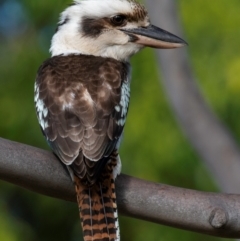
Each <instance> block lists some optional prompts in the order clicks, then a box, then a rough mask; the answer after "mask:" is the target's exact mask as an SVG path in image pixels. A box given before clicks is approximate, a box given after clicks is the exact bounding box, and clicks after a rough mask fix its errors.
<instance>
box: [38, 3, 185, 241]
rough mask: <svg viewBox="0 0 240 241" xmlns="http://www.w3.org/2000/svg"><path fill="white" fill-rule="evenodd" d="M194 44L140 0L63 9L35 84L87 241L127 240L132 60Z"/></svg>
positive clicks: (47, 132)
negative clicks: (124, 142)
mask: <svg viewBox="0 0 240 241" xmlns="http://www.w3.org/2000/svg"><path fill="white" fill-rule="evenodd" d="M185 44H186V43H185V42H184V41H183V40H182V39H180V38H178V37H176V36H175V35H173V34H170V33H168V32H166V31H164V30H162V29H160V28H158V27H155V26H154V25H152V24H151V23H150V20H149V17H148V14H147V11H146V9H145V8H144V7H143V6H142V5H140V4H139V3H137V2H135V1H133V0H76V1H74V3H73V4H72V5H70V6H69V7H68V8H67V9H66V10H65V11H63V12H62V13H61V16H60V21H59V23H58V27H57V30H56V32H55V34H54V36H53V38H52V42H51V48H50V52H51V58H49V59H47V60H46V61H45V62H43V64H42V65H41V66H40V68H39V70H38V73H37V78H36V82H35V105H36V111H37V116H38V121H39V124H40V126H41V129H42V131H43V133H44V135H45V138H46V139H47V142H48V144H49V146H50V147H51V148H52V150H53V152H54V153H55V154H56V155H57V157H58V158H59V159H60V160H61V161H62V162H63V163H64V164H65V165H66V166H67V167H68V169H69V170H70V172H71V177H72V179H73V180H74V182H75V186H76V193H77V199H78V205H79V209H80V218H81V224H82V229H83V236H84V240H85V241H115V240H120V236H119V225H118V216H117V205H116V195H115V185H114V180H115V178H116V176H117V175H118V174H119V173H120V170H121V162H120V158H119V155H118V148H119V144H120V140H121V137H122V134H123V128H124V125H125V121H126V116H127V112H128V106H129V98H130V72H131V68H130V64H129V58H130V57H131V56H132V55H134V54H135V53H137V52H138V51H139V50H140V49H142V48H143V47H145V46H149V47H153V48H177V47H181V46H184V45H185Z"/></svg>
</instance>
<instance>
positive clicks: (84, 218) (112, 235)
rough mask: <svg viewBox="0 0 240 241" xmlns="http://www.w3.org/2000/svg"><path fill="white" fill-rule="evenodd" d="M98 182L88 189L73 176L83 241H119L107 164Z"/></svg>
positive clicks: (114, 203) (113, 194)
mask: <svg viewBox="0 0 240 241" xmlns="http://www.w3.org/2000/svg"><path fill="white" fill-rule="evenodd" d="M107 166H108V167H107V168H105V170H106V171H105V172H104V173H103V174H102V176H101V178H100V180H99V182H97V183H95V184H94V185H93V186H91V187H88V186H86V185H84V184H82V182H81V180H80V179H79V178H78V177H76V176H75V188H76V194H77V199H78V206H79V212H80V219H81V225H82V230H83V236H84V241H120V236H119V224H118V214H117V203H116V194H115V183H114V179H113V175H112V170H111V172H110V173H109V169H112V165H108V164H107Z"/></svg>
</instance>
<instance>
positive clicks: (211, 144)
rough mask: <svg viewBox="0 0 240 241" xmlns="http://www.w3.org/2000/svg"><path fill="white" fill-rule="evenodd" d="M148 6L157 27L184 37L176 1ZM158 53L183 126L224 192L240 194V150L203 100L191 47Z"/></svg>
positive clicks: (149, 0) (148, 0) (152, 2)
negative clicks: (193, 64)
mask: <svg viewBox="0 0 240 241" xmlns="http://www.w3.org/2000/svg"><path fill="white" fill-rule="evenodd" d="M146 4H147V7H148V10H149V15H150V16H151V20H152V22H153V23H154V24H156V25H157V26H161V27H162V28H164V29H166V30H168V31H170V32H172V33H175V34H176V35H178V36H183V32H182V30H181V25H180V20H179V17H178V12H179V11H178V9H177V6H176V5H177V4H176V1H174V0H146ZM192 44H194V43H190V45H189V47H191V45H192ZM156 53H157V59H158V63H159V66H161V74H162V77H163V78H162V83H163V85H164V87H165V90H166V93H167V95H168V98H169V100H170V104H171V105H172V107H173V111H174V113H175V115H176V117H177V120H178V121H179V124H180V126H181V127H182V129H183V131H184V132H185V134H186V136H187V137H188V138H189V140H190V142H191V144H192V145H193V146H194V147H195V149H196V150H197V152H198V153H199V155H200V156H201V157H202V159H203V161H205V164H206V165H207V167H208V169H209V170H210V171H211V173H212V175H213V177H214V180H216V181H217V184H218V186H219V187H220V189H221V190H223V191H224V192H228V193H231V192H235V193H240V185H239V183H240V175H239V171H240V161H239V160H240V150H239V147H238V146H237V144H236V142H235V140H234V138H233V137H232V135H231V133H230V132H229V131H228V130H227V128H226V127H225V126H224V125H223V124H222V123H221V121H219V119H218V118H217V117H216V115H215V114H214V113H213V112H212V110H211V109H210V107H209V106H208V105H207V104H206V102H205V100H204V98H203V97H202V95H201V93H200V90H199V88H198V87H197V84H196V80H195V78H194V75H193V72H192V69H191V66H190V62H189V60H188V55H187V48H182V49H179V50H178V49H175V50H167V51H164V50H161V51H157V52H156ZM159 69H160V67H159Z"/></svg>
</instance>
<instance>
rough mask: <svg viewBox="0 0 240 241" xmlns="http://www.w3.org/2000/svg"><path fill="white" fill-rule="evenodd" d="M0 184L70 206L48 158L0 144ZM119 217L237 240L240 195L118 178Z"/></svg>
mask: <svg viewBox="0 0 240 241" xmlns="http://www.w3.org/2000/svg"><path fill="white" fill-rule="evenodd" d="M0 167H1V168H0V179H2V180H4V181H7V182H10V183H13V184H16V185H18V186H21V187H24V188H27V189H29V190H32V191H34V192H38V193H41V194H44V195H47V196H51V197H55V198H59V199H64V200H67V201H72V202H75V201H76V198H75V193H74V187H73V184H72V182H71V180H70V177H69V175H68V173H67V171H66V169H65V168H64V166H63V165H62V164H61V163H60V162H59V161H58V160H57V158H56V157H55V156H54V155H53V154H52V153H50V152H47V151H44V150H41V149H38V148H35V147H31V146H27V145H24V144H20V143H16V142H12V141H9V140H5V139H2V138H0ZM116 188H117V201H118V206H119V211H120V213H122V214H124V215H126V216H130V217H135V218H139V219H143V220H148V221H151V222H155V223H159V224H163V225H168V226H172V227H177V228H181V229H186V230H190V231H196V232H200V233H205V234H209V235H214V236H219V237H230V238H239V237H240V195H230V194H228V195H227V194H214V193H204V192H199V191H194V190H187V189H183V188H177V187H171V186H168V185H164V184H157V183H152V182H148V181H143V180H140V179H137V178H133V177H130V176H126V175H120V176H119V177H118V178H117V182H116Z"/></svg>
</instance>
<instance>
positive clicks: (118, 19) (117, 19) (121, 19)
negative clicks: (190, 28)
mask: <svg viewBox="0 0 240 241" xmlns="http://www.w3.org/2000/svg"><path fill="white" fill-rule="evenodd" d="M125 21H126V17H125V16H124V15H116V16H113V17H112V18H111V22H112V23H113V24H114V25H115V26H121V25H123V24H124V23H125Z"/></svg>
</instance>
